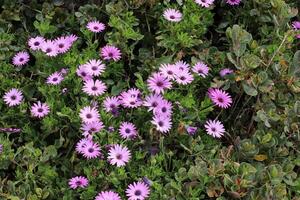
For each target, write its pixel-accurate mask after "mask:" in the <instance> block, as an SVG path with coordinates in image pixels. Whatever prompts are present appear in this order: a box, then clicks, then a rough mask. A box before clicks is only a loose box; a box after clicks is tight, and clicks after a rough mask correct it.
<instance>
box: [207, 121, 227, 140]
mask: <svg viewBox="0 0 300 200" xmlns="http://www.w3.org/2000/svg"><path fill="white" fill-rule="evenodd" d="M204 127H205V129H206V132H207V134H208V135H211V136H213V137H215V138H220V137H222V136H223V135H224V132H225V129H224V126H223V124H222V123H221V122H220V121H219V120H213V121H212V120H208V121H207V122H206V123H205V125H204Z"/></svg>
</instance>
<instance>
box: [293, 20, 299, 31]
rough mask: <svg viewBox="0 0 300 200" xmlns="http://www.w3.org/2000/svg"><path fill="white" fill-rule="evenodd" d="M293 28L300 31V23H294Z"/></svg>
mask: <svg viewBox="0 0 300 200" xmlns="http://www.w3.org/2000/svg"><path fill="white" fill-rule="evenodd" d="M292 26H293V28H294V29H295V30H299V29H300V21H293V23H292Z"/></svg>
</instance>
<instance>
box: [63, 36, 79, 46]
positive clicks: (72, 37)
mask: <svg viewBox="0 0 300 200" xmlns="http://www.w3.org/2000/svg"><path fill="white" fill-rule="evenodd" d="M65 38H66V40H68V41H69V42H71V43H72V44H73V43H74V42H75V41H76V40H77V39H78V37H77V36H76V35H74V34H71V35H67V36H65Z"/></svg>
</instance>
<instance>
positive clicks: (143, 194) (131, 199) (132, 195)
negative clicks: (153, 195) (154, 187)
mask: <svg viewBox="0 0 300 200" xmlns="http://www.w3.org/2000/svg"><path fill="white" fill-rule="evenodd" d="M149 194H150V188H149V186H148V185H147V184H145V183H144V182H140V181H139V182H134V183H132V184H130V185H129V186H128V188H127V189H126V196H127V197H128V200H144V199H146V198H147V197H149Z"/></svg>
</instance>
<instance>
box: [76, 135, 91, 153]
mask: <svg viewBox="0 0 300 200" xmlns="http://www.w3.org/2000/svg"><path fill="white" fill-rule="evenodd" d="M92 143H93V141H92V140H91V138H83V139H81V140H80V141H79V142H77V144H76V148H75V150H76V152H77V153H79V154H83V150H84V149H85V147H86V146H90V145H92Z"/></svg>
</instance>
